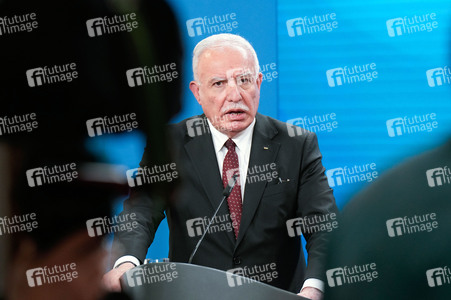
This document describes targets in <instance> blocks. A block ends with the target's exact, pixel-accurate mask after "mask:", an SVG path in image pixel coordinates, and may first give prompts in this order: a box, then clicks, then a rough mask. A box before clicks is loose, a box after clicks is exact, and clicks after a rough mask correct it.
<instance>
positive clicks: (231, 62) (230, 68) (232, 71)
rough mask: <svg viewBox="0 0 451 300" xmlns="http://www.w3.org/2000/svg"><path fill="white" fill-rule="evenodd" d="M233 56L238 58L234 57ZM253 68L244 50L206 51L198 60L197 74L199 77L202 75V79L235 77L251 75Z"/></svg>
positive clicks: (217, 49) (214, 49) (215, 49)
mask: <svg viewBox="0 0 451 300" xmlns="http://www.w3.org/2000/svg"><path fill="white" fill-rule="evenodd" d="M241 50H242V51H241ZM233 52H235V53H233ZM234 55H239V56H238V57H236V56H235V57H234ZM218 56H219V58H218ZM253 68H254V65H253V63H252V60H250V59H248V55H247V53H246V51H244V49H238V48H225V49H223V48H221V49H219V48H213V49H207V50H205V51H204V52H203V53H202V55H201V56H200V59H199V73H200V75H201V76H202V75H203V76H202V77H204V76H206V77H208V78H216V77H217V78H224V77H227V78H230V77H236V76H238V75H243V74H251V73H253V72H254V71H253Z"/></svg>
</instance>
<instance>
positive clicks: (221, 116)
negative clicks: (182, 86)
mask: <svg viewBox="0 0 451 300" xmlns="http://www.w3.org/2000/svg"><path fill="white" fill-rule="evenodd" d="M197 76H198V80H199V82H196V81H192V82H191V83H190V89H191V91H192V92H193V94H194V97H196V99H197V101H198V102H199V104H200V105H201V106H202V109H203V111H204V113H205V115H206V116H207V118H208V119H209V120H210V122H211V123H212V124H213V126H214V127H215V128H217V129H218V130H219V131H221V132H222V133H224V134H226V135H227V136H229V137H233V136H235V135H236V134H237V133H238V132H240V131H243V130H244V129H246V128H247V127H248V126H249V125H250V124H251V123H252V121H253V120H254V118H255V114H256V113H257V109H258V102H259V99H260V85H261V82H262V74H261V73H259V74H258V76H257V77H255V70H254V61H253V59H252V57H251V56H250V55H248V54H247V53H246V52H245V51H244V50H241V49H236V48H223V49H219V48H212V49H207V50H205V51H204V52H203V53H202V54H201V56H200V57H199V62H198V66H197Z"/></svg>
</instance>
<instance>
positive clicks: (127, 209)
mask: <svg viewBox="0 0 451 300" xmlns="http://www.w3.org/2000/svg"><path fill="white" fill-rule="evenodd" d="M148 149H149V148H148V147H146V149H145V150H144V155H143V159H142V160H141V163H140V166H141V167H145V166H150V162H149V153H148V151H149V150H148ZM165 199H166V195H165V193H164V192H163V191H162V189H161V186H158V185H153V184H152V185H149V184H145V185H142V186H136V187H133V188H130V194H129V197H128V198H127V199H126V200H125V201H124V208H123V211H122V212H121V213H120V215H129V216H130V214H132V213H134V214H136V228H134V229H133V230H131V231H118V232H116V233H115V235H114V242H113V249H114V255H113V256H114V257H113V258H114V260H116V259H117V258H119V257H121V256H124V255H132V256H135V257H136V258H138V259H139V260H140V261H141V263H142V262H143V261H144V259H145V257H146V254H147V250H148V248H149V246H150V245H151V243H152V242H153V239H154V237H155V233H156V231H157V229H158V226H159V225H160V223H161V221H162V220H163V219H164V218H165V209H166V201H165Z"/></svg>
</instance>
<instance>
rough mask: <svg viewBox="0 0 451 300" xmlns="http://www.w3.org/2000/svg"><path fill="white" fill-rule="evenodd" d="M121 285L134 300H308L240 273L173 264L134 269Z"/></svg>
mask: <svg viewBox="0 0 451 300" xmlns="http://www.w3.org/2000/svg"><path fill="white" fill-rule="evenodd" d="M234 270H238V271H239V268H238V269H234ZM237 273H238V274H237ZM121 285H122V290H123V291H124V292H125V293H126V294H128V295H129V296H130V297H131V298H132V299H134V300H160V299H164V300H173V299H183V300H185V299H186V300H191V299H192V300H212V299H213V300H230V299H232V300H251V299H259V300H285V299H286V300H302V299H304V300H307V298H303V297H299V296H297V295H296V294H293V293H290V292H287V291H284V290H281V289H278V288H275V287H273V286H270V285H267V284H264V283H261V282H259V281H255V280H252V279H249V278H247V277H243V276H241V275H239V272H235V271H234V272H233V273H232V272H224V271H220V270H216V269H212V268H208V267H202V266H197V265H192V264H185V263H173V262H163V263H151V264H145V265H141V266H138V267H136V268H133V269H131V270H129V271H127V272H126V273H125V274H124V275H123V276H122V278H121Z"/></svg>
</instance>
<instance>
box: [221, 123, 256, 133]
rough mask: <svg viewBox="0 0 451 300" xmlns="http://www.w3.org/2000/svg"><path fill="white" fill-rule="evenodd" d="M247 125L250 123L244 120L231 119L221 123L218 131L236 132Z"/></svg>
mask: <svg viewBox="0 0 451 300" xmlns="http://www.w3.org/2000/svg"><path fill="white" fill-rule="evenodd" d="M249 125H250V123H249V122H245V121H232V122H227V123H226V124H222V126H221V129H220V130H219V131H222V132H233V133H238V132H241V131H243V130H245V129H246V128H247V127H248V126H249Z"/></svg>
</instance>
